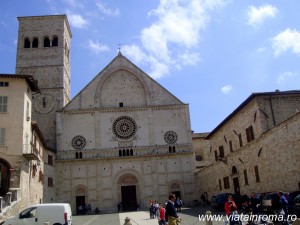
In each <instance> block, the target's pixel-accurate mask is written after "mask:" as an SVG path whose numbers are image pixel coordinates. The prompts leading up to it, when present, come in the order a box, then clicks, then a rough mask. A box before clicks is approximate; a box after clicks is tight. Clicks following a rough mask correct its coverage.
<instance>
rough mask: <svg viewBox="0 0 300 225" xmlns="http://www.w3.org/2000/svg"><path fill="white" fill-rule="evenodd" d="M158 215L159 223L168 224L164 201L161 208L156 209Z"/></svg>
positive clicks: (159, 224) (160, 204)
mask: <svg viewBox="0 0 300 225" xmlns="http://www.w3.org/2000/svg"><path fill="white" fill-rule="evenodd" d="M156 217H157V219H158V225H166V209H165V208H164V206H163V204H162V203H159V209H158V210H156Z"/></svg>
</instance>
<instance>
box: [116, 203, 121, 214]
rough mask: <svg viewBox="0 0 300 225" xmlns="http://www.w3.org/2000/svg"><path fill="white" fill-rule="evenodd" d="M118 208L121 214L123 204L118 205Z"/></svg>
mask: <svg viewBox="0 0 300 225" xmlns="http://www.w3.org/2000/svg"><path fill="white" fill-rule="evenodd" d="M117 207H118V213H119V212H121V208H122V204H121V202H119V203H118V205H117Z"/></svg>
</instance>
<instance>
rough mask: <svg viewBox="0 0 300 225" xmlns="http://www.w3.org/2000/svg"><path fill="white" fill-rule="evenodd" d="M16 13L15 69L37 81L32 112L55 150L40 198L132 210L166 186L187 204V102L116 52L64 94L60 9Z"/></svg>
mask: <svg viewBox="0 0 300 225" xmlns="http://www.w3.org/2000/svg"><path fill="white" fill-rule="evenodd" d="M18 20H19V36H18V53H17V69H16V73H17V74H32V75H33V77H34V78H35V79H36V80H37V81H38V85H39V88H40V90H41V94H37V95H35V96H34V98H33V113H32V114H33V119H34V120H36V121H37V123H38V124H39V126H40V129H41V131H42V132H43V134H44V136H45V139H46V142H47V146H48V147H49V148H50V149H52V150H54V151H55V152H56V161H55V174H53V177H54V178H55V179H54V184H53V189H54V192H53V193H55V194H54V196H52V197H51V196H49V197H48V199H47V201H51V199H52V201H56V202H69V203H70V204H71V206H72V208H73V210H75V209H78V207H79V206H82V205H85V204H91V206H92V208H95V207H98V208H99V209H100V210H101V211H115V210H116V206H117V204H118V203H119V202H122V206H123V210H134V209H137V208H138V207H146V206H147V204H148V203H149V201H150V200H158V201H165V200H166V199H167V196H168V194H169V193H171V192H173V193H175V194H176V195H177V196H179V197H181V198H183V199H184V201H185V203H186V204H191V203H192V201H193V193H194V190H193V183H194V181H193V179H194V175H193V170H194V168H195V166H194V154H193V148H192V132H191V125H190V117H189V106H188V105H187V104H184V103H182V102H181V101H180V100H179V99H177V98H176V97H175V96H173V95H172V94H171V93H169V92H168V91H167V90H166V89H164V88H163V87H162V86H161V85H160V84H158V83H157V82H156V81H154V80H153V79H152V78H150V77H149V76H148V75H147V74H146V73H144V72H143V71H142V70H141V69H140V68H138V67H137V66H135V65H134V64H133V63H132V62H131V61H129V60H128V59H127V58H126V57H124V56H123V55H122V54H121V52H119V54H118V55H117V56H116V57H115V58H114V59H113V60H112V61H111V63H109V64H108V65H107V66H106V67H105V69H103V70H102V71H101V72H100V73H99V74H97V75H96V76H95V78H94V79H93V80H92V81H91V82H90V83H89V84H88V85H87V86H86V87H84V89H83V90H82V91H80V92H79V93H78V94H77V95H76V96H75V97H74V98H73V99H72V100H71V101H69V100H70V64H69V48H70V39H71V36H72V35H71V31H70V28H69V25H68V21H67V17H66V16H65V15H59V16H40V17H19V18H18ZM35 59H39V60H35ZM45 200H46V199H45Z"/></svg>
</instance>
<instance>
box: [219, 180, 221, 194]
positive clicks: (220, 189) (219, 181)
mask: <svg viewBox="0 0 300 225" xmlns="http://www.w3.org/2000/svg"><path fill="white" fill-rule="evenodd" d="M219 188H220V191H222V182H221V179H219Z"/></svg>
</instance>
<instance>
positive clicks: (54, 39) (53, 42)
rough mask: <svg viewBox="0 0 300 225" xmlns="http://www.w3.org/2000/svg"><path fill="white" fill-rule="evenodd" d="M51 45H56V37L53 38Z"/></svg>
mask: <svg viewBox="0 0 300 225" xmlns="http://www.w3.org/2000/svg"><path fill="white" fill-rule="evenodd" d="M52 46H58V37H54V38H53V41H52Z"/></svg>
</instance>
